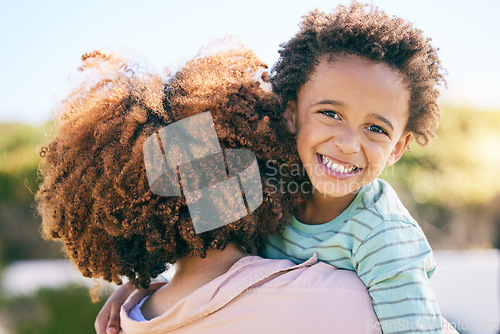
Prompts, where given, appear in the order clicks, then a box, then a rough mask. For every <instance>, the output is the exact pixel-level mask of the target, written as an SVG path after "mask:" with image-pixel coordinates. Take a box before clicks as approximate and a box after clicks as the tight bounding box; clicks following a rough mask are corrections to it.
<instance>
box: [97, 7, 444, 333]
mask: <svg viewBox="0 0 500 334" xmlns="http://www.w3.org/2000/svg"><path fill="white" fill-rule="evenodd" d="M441 72H442V68H441V65H440V61H439V59H438V56H437V53H436V50H435V49H434V48H433V47H432V46H431V44H430V40H429V39H426V38H424V37H423V35H422V32H421V31H420V30H418V29H416V28H414V27H413V26H412V25H411V24H410V23H408V22H406V21H404V20H402V19H400V18H396V17H389V16H388V15H386V14H385V13H384V12H382V11H380V10H378V9H376V8H370V9H369V11H366V9H365V6H364V5H361V4H359V3H356V2H354V3H353V4H351V5H350V6H349V7H344V6H339V7H338V8H337V10H336V11H334V12H333V13H331V14H326V13H322V12H319V11H313V12H311V13H309V14H308V15H306V16H305V17H304V19H303V21H302V23H301V29H300V31H299V33H298V34H297V35H296V36H294V37H293V38H292V39H291V40H290V41H288V42H287V43H286V44H284V45H283V46H282V49H281V51H280V59H279V61H278V63H277V64H276V65H275V67H274V69H273V73H272V78H271V82H272V85H273V89H274V91H275V92H276V93H277V94H278V96H279V97H280V98H281V101H282V106H283V111H284V117H285V120H286V126H287V128H288V131H289V132H290V133H291V134H292V135H294V136H296V141H297V151H298V155H299V157H300V160H301V162H302V164H303V166H304V168H305V171H306V175H305V176H304V177H298V178H297V180H296V182H298V183H300V185H299V187H296V189H297V188H298V189H306V191H308V192H309V193H310V196H309V197H308V199H307V200H306V201H305V203H304V205H302V206H300V207H298V208H297V210H296V211H295V212H294V217H293V218H292V219H291V221H290V225H289V226H288V227H286V229H285V230H284V232H283V233H281V234H279V235H275V236H273V237H270V238H269V239H268V240H267V244H266V248H265V250H264V253H263V255H264V256H265V257H269V258H276V259H278V258H280V259H281V258H287V259H290V260H292V261H294V262H296V263H300V262H303V261H305V260H307V259H308V258H310V257H311V256H312V255H313V254H314V253H317V256H318V258H319V259H320V260H321V261H323V262H327V263H330V264H332V265H334V266H336V267H338V268H342V269H347V270H353V271H355V272H356V273H357V274H358V276H359V277H360V278H361V280H362V281H363V282H364V284H365V285H366V287H367V288H368V290H369V292H370V295H371V297H372V300H373V306H374V309H375V312H376V314H377V316H378V318H379V321H380V323H367V324H366V325H367V326H374V327H378V328H381V329H382V331H383V332H384V333H415V332H425V333H441V332H442V331H443V328H442V320H441V316H440V310H439V307H438V304H437V301H436V298H435V296H434V293H433V291H432V288H431V286H430V284H429V277H430V276H431V275H432V273H433V271H434V269H435V267H436V263H435V260H434V257H433V255H432V251H431V248H430V246H429V244H428V242H427V240H426V238H425V236H424V234H423V232H422V230H421V228H420V227H419V225H418V224H417V222H416V221H415V220H414V219H413V218H412V217H411V216H410V214H409V213H408V211H407V210H406V209H405V208H404V206H403V205H402V204H401V202H400V200H399V199H398V197H397V195H396V193H395V192H394V190H393V189H392V188H391V187H390V185H389V184H388V183H387V182H385V181H382V180H380V179H378V176H379V175H380V174H381V173H382V171H383V169H384V168H385V167H387V166H391V165H393V164H394V163H396V162H397V161H398V160H399V158H400V157H401V155H402V154H403V152H404V150H405V149H406V148H407V147H408V145H409V143H410V141H411V140H412V139H415V140H416V142H417V143H419V144H421V145H425V144H427V143H428V141H429V140H430V138H431V137H433V135H434V131H435V130H436V128H437V125H438V121H439V114H440V112H439V108H438V105H437V98H438V95H439V92H438V90H437V89H436V86H437V85H438V84H440V83H443V82H444V79H443V76H442V74H441ZM305 184H307V185H306V188H304V187H303V185H305ZM308 187H309V188H308ZM120 302H121V300H120V298H119V297H118V296H117V295H115V296H114V297H113V299H112V300H111V302H110V303H108V304H107V306H106V307H105V308H104V309H103V311H102V313H101V315H100V316H99V317H100V318H98V321H101V322H103V321H104V320H105V318H107V317H111V318H113V317H114V316H113V314H116V313H114V312H113V311H112V310H111V309H112V307H116V304H120ZM113 305H115V306H113ZM322 312H325V314H327V313H328V312H329V310H322ZM106 320H107V319H106ZM112 321H115V324H116V319H113V320H112ZM445 329H450V328H445Z"/></svg>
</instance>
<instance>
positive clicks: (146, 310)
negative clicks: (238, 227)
mask: <svg viewBox="0 0 500 334" xmlns="http://www.w3.org/2000/svg"><path fill="white" fill-rule="evenodd" d="M245 255H246V254H245V253H244V252H243V250H242V249H241V248H240V247H238V246H236V245H235V244H233V243H229V244H228V245H227V246H226V248H225V249H223V250H217V249H208V250H207V254H206V257H205V258H201V257H199V256H186V257H184V258H182V259H180V260H178V261H177V262H176V263H175V274H174V276H173V277H172V280H171V281H170V282H169V283H168V284H167V285H165V286H164V287H162V288H161V289H160V290H158V291H156V292H155V293H154V294H152V295H151V297H150V298H149V299H148V300H147V301H146V302H145V303H144V304H143V306H142V308H141V311H142V313H143V315H144V317H145V318H146V319H152V318H154V317H157V316H159V315H160V314H162V313H165V312H166V311H167V310H168V309H170V308H171V307H172V306H173V305H175V304H176V303H177V302H179V301H180V300H181V299H183V298H184V297H186V296H188V295H189V294H190V293H192V292H194V291H195V290H197V289H199V288H201V287H202V286H204V285H205V284H207V283H208V282H210V281H212V280H214V279H215V278H217V277H219V276H221V275H223V274H225V273H226V272H227V271H228V270H229V268H231V267H232V265H233V264H235V263H236V262H237V261H238V260H240V259H241V258H242V257H244V256H245Z"/></svg>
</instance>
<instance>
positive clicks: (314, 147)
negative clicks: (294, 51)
mask: <svg viewBox="0 0 500 334" xmlns="http://www.w3.org/2000/svg"><path fill="white" fill-rule="evenodd" d="M409 100H410V93H409V91H408V89H407V88H406V85H405V83H404V82H403V79H402V76H401V75H400V74H399V73H398V72H396V71H395V70H393V69H392V68H390V67H389V66H387V65H385V64H378V63H375V62H373V61H369V60H366V59H364V58H361V57H358V56H336V58H335V59H333V60H332V61H327V60H326V59H323V60H321V61H320V62H319V64H318V65H317V67H316V69H315V70H314V71H313V73H312V74H311V76H310V79H309V81H308V82H307V83H306V84H304V86H303V87H302V88H301V89H300V91H299V93H298V98H297V101H292V102H290V103H289V104H288V107H287V111H286V113H285V117H286V119H287V120H288V127H289V130H290V131H291V132H292V133H295V134H296V135H297V149H298V153H299V156H300V159H301V161H302V163H303V164H304V167H305V168H306V171H307V174H308V176H309V178H310V180H311V182H312V184H313V186H314V188H315V189H316V190H317V191H318V192H319V193H321V194H323V195H326V196H328V197H333V198H337V201H338V200H339V199H340V198H344V199H345V200H346V201H347V205H348V203H349V202H350V200H352V198H353V197H354V195H355V194H356V193H357V191H358V190H359V189H360V188H361V187H362V186H363V185H365V184H367V183H369V182H371V181H373V180H374V179H376V178H377V177H378V176H379V175H380V174H381V172H382V170H383V168H384V167H386V166H390V165H392V164H393V163H395V162H396V161H397V160H398V159H399V158H400V156H401V154H402V153H403V151H404V149H405V147H406V146H407V145H408V143H409V141H410V139H411V133H409V132H406V131H405V127H406V123H407V121H408V115H409ZM341 202H342V201H341Z"/></svg>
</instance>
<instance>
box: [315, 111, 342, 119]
mask: <svg viewBox="0 0 500 334" xmlns="http://www.w3.org/2000/svg"><path fill="white" fill-rule="evenodd" d="M318 112H319V113H320V114H323V115H326V116H328V117H330V118H335V119H340V115H339V113H338V112H336V111H333V110H320V111H318Z"/></svg>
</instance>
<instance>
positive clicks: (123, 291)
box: [94, 283, 135, 334]
mask: <svg viewBox="0 0 500 334" xmlns="http://www.w3.org/2000/svg"><path fill="white" fill-rule="evenodd" d="M134 290H135V289H134V287H133V286H132V285H131V284H129V283H125V284H124V285H122V286H120V287H119V288H118V289H116V290H115V291H113V293H112V294H111V296H109V298H108V300H107V301H106V303H105V304H104V306H103V307H102V309H101V311H99V314H98V315H97V318H96V319H95V322H94V327H95V331H96V333H97V334H117V333H118V331H119V330H120V307H121V306H122V305H123V303H124V302H125V300H127V298H128V296H130V294H131V293H132V292H133V291H134Z"/></svg>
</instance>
